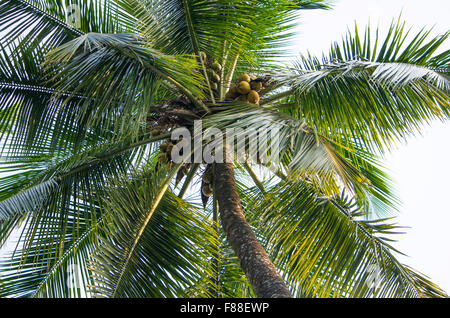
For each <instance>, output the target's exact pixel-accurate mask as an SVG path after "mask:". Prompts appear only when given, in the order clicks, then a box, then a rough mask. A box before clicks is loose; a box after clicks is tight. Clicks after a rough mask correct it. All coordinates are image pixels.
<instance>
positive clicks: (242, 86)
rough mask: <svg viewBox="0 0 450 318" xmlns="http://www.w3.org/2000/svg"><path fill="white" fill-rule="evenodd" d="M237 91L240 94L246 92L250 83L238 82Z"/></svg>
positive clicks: (248, 90) (249, 88) (249, 89)
mask: <svg viewBox="0 0 450 318" xmlns="http://www.w3.org/2000/svg"><path fill="white" fill-rule="evenodd" d="M237 91H238V93H239V94H242V95H245V94H248V93H249V92H250V91H251V87H250V83H249V82H247V81H241V82H239V85H238V87H237Z"/></svg>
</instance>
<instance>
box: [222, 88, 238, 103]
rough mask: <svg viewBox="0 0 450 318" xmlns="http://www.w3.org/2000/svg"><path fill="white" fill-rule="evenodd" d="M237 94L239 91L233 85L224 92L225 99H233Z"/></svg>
mask: <svg viewBox="0 0 450 318" xmlns="http://www.w3.org/2000/svg"><path fill="white" fill-rule="evenodd" d="M238 96H239V93H238V91H237V87H236V86H233V87H232V88H230V90H229V91H228V92H227V93H226V94H225V98H226V99H227V100H233V99H235V98H236V97H238Z"/></svg>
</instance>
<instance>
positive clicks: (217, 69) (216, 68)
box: [211, 62, 222, 73]
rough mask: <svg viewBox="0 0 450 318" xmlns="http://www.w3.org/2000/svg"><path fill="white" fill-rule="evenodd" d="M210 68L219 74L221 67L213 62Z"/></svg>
mask: <svg viewBox="0 0 450 318" xmlns="http://www.w3.org/2000/svg"><path fill="white" fill-rule="evenodd" d="M211 68H212V69H213V70H214V71H215V72H217V73H219V72H220V71H221V70H222V65H220V64H219V63H218V62H214V63H213V64H212V65H211Z"/></svg>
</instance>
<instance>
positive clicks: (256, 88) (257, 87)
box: [250, 81, 263, 92]
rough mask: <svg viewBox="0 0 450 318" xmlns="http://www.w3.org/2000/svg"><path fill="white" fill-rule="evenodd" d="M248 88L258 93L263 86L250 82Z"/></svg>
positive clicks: (260, 83) (259, 83)
mask: <svg viewBox="0 0 450 318" xmlns="http://www.w3.org/2000/svg"><path fill="white" fill-rule="evenodd" d="M250 86H251V88H252V90H254V91H257V92H259V91H260V90H261V89H262V87H263V84H262V82H256V81H252V82H251V83H250Z"/></svg>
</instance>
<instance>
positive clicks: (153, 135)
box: [150, 128, 161, 137]
mask: <svg viewBox="0 0 450 318" xmlns="http://www.w3.org/2000/svg"><path fill="white" fill-rule="evenodd" d="M160 134H161V131H160V130H159V129H157V128H154V129H152V130H150V136H152V137H156V136H158V135H160Z"/></svg>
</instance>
